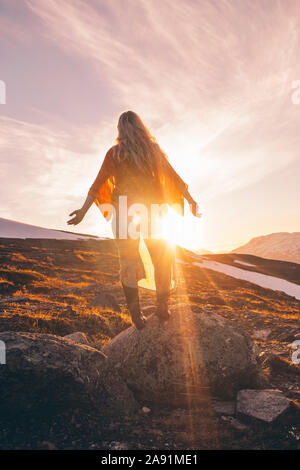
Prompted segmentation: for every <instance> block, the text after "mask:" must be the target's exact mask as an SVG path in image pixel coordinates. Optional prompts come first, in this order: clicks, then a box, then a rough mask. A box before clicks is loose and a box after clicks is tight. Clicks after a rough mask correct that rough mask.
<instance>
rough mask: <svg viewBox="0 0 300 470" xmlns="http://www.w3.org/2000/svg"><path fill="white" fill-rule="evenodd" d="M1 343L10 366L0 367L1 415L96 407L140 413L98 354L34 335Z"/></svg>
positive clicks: (11, 335) (0, 337) (7, 335)
mask: <svg viewBox="0 0 300 470" xmlns="http://www.w3.org/2000/svg"><path fill="white" fill-rule="evenodd" d="M0 341H3V342H4V344H5V347H6V364H3V365H0V410H1V411H2V412H11V411H15V412H20V411H24V410H25V411H26V410H35V409H47V410H49V411H50V410H52V409H53V410H56V411H57V410H58V409H61V408H62V409H66V407H75V408H80V407H87V408H91V407H92V408H93V407H96V408H97V409H98V410H99V412H100V413H101V412H103V414H109V413H118V414H119V413H124V412H125V413H126V412H130V411H132V410H135V409H136V407H137V403H136V402H135V400H134V398H133V396H132V393H131V391H130V390H129V389H128V387H127V386H126V384H125V382H124V381H123V380H122V379H121V378H120V376H119V374H118V373H117V372H116V371H115V370H114V368H112V367H111V366H108V363H107V360H106V357H105V355H104V354H103V353H101V352H100V351H96V350H95V349H93V348H90V347H89V346H84V345H81V344H75V343H74V342H73V341H71V340H68V339H64V338H60V337H57V336H53V335H44V334H35V333H22V332H4V333H0ZM108 367H109V368H108Z"/></svg>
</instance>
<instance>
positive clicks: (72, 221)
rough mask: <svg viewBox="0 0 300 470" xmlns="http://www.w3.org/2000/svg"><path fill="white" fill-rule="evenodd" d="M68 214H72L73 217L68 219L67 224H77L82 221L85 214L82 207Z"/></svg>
mask: <svg viewBox="0 0 300 470" xmlns="http://www.w3.org/2000/svg"><path fill="white" fill-rule="evenodd" d="M69 215H70V217H72V215H75V217H73V219H70V220H68V225H77V224H79V223H80V222H81V221H82V219H83V217H84V216H85V211H84V210H82V209H78V210H76V211H73V212H71V214H69Z"/></svg>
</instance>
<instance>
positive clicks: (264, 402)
mask: <svg viewBox="0 0 300 470" xmlns="http://www.w3.org/2000/svg"><path fill="white" fill-rule="evenodd" d="M290 406H291V401H290V400H289V399H288V398H286V397H285V396H284V394H283V393H282V392H281V391H280V390H240V391H239V393H238V396H237V413H239V414H243V415H246V416H250V417H252V418H256V419H259V420H261V421H266V422H267V423H272V422H273V421H275V420H276V419H277V418H279V417H280V416H282V415H283V414H284V413H285V412H286V411H287V410H288V409H289V408H290Z"/></svg>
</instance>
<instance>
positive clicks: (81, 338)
mask: <svg viewBox="0 0 300 470" xmlns="http://www.w3.org/2000/svg"><path fill="white" fill-rule="evenodd" d="M64 338H65V339H70V340H71V341H74V343H79V344H89V340H88V339H87V336H86V334H85V333H82V332H81V331H76V332H75V333H71V334H70V335H66V336H64Z"/></svg>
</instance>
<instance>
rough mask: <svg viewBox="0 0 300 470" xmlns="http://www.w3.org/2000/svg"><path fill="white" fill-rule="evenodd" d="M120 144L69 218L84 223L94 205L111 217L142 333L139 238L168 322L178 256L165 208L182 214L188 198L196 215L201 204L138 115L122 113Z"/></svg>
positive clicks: (124, 283)
mask: <svg viewBox="0 0 300 470" xmlns="http://www.w3.org/2000/svg"><path fill="white" fill-rule="evenodd" d="M116 142H117V144H116V145H114V146H113V147H111V148H110V149H109V150H108V152H107V154H106V156H105V159H104V161H103V164H102V166H101V169H100V171H99V173H98V175H97V177H96V179H95V181H94V183H93V185H92V186H91V188H90V190H89V193H88V196H87V198H86V201H85V203H84V205H83V207H82V208H81V209H79V210H76V211H74V212H72V213H71V214H70V216H73V215H75V217H74V218H73V219H71V220H69V222H68V224H73V225H77V224H78V223H79V222H81V221H82V219H83V217H84V215H85V214H86V212H87V211H88V209H89V208H90V206H91V205H92V203H93V202H95V203H96V204H97V206H98V207H99V209H100V210H101V212H102V214H103V215H104V217H105V218H106V219H107V220H110V219H111V218H112V227H113V232H114V236H115V239H116V243H117V246H118V251H119V257H120V278H121V282H122V286H123V290H124V294H125V297H126V302H127V306H128V309H129V311H130V314H131V318H132V321H133V323H134V324H135V326H136V327H137V328H138V329H140V328H143V326H144V324H145V319H144V318H143V316H142V314H141V309H140V305H139V294H138V281H139V280H141V279H144V278H145V276H146V273H145V269H144V265H143V262H142V259H141V256H140V253H139V242H140V237H141V236H142V237H143V238H144V240H145V243H146V246H147V249H148V251H149V254H150V256H151V260H152V263H153V266H154V277H155V287H156V295H157V315H158V317H159V318H160V319H161V320H162V321H166V320H167V319H168V317H169V311H168V298H169V293H170V290H171V285H172V279H173V277H174V275H175V270H174V260H175V257H174V255H175V254H174V249H173V248H172V247H171V245H170V244H169V243H168V242H167V240H165V239H163V237H162V234H161V231H160V229H161V226H162V224H161V221H162V218H163V217H164V216H165V214H166V207H167V204H168V205H171V206H172V207H173V208H175V209H176V210H177V211H178V212H180V213H181V214H182V215H183V213H184V198H185V199H186V200H187V201H188V203H189V204H190V207H191V210H192V213H193V214H194V215H196V214H197V203H196V202H195V201H194V199H193V198H192V197H191V195H190V194H189V192H188V188H187V185H186V184H185V183H184V182H183V180H182V179H181V178H180V176H179V175H178V174H177V173H176V171H175V170H174V169H173V167H172V166H171V165H170V163H169V162H168V159H167V156H166V154H165V153H164V152H163V151H162V149H161V148H160V146H159V145H158V143H157V142H156V140H155V139H154V137H153V136H152V135H151V134H150V132H149V130H148V129H147V127H146V126H145V125H144V123H143V122H142V120H141V118H140V117H139V116H138V115H137V114H136V113H134V112H132V111H127V112H125V113H123V114H121V116H120V118H119V122H118V137H117V139H116Z"/></svg>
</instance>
